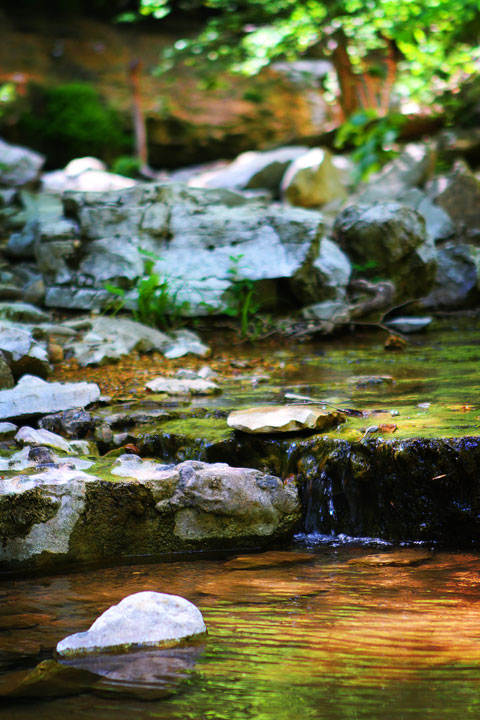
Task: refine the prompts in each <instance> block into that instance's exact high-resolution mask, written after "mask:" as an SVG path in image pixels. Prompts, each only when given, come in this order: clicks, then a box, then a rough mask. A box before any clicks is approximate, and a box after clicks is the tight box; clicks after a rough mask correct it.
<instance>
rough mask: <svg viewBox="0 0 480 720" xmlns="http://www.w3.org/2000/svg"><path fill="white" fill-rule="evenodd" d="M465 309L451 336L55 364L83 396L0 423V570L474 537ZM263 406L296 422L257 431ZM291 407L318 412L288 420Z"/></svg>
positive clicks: (456, 542)
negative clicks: (248, 418)
mask: <svg viewBox="0 0 480 720" xmlns="http://www.w3.org/2000/svg"><path fill="white" fill-rule="evenodd" d="M449 322H450V324H451V321H449ZM476 322H477V321H476V320H475V318H470V319H469V320H468V321H467V324H466V325H464V327H463V329H462V328H459V329H457V331H456V332H452V331H446V330H444V329H442V326H441V324H440V323H438V322H437V329H435V327H434V328H433V330H431V331H430V332H429V333H428V335H427V334H422V335H418V336H416V337H417V338H418V340H416V341H415V343H411V344H409V345H406V346H405V347H404V349H403V350H402V351H399V352H388V351H386V350H385V349H384V347H383V339H384V338H383V337H382V335H381V334H380V333H375V334H369V335H366V334H357V335H355V336H348V337H344V338H343V339H337V340H329V341H328V342H327V341H322V343H321V344H318V343H315V344H313V343H312V344H310V345H299V346H296V347H291V346H287V345H285V344H283V345H278V344H277V345H273V344H270V345H265V346H263V347H256V348H254V349H249V348H248V347H247V346H238V350H237V349H235V352H234V353H232V347H231V346H230V347H228V345H226V344H224V345H223V347H222V346H221V344H220V345H218V346H217V347H215V346H213V354H212V356H211V357H210V358H209V359H208V360H207V361H206V360H205V358H201V357H191V356H189V359H188V360H187V359H185V358H179V359H173V360H163V361H162V363H160V359H159V357H158V355H152V356H147V359H145V356H143V357H140V356H138V357H137V356H136V355H135V354H133V355H132V354H131V355H129V356H126V357H125V358H123V359H120V361H119V363H118V364H117V365H110V366H105V367H87V368H84V369H82V370H81V371H80V370H79V369H78V362H77V361H76V360H72V361H71V362H66V363H64V364H63V365H62V366H57V369H56V370H55V373H54V378H53V379H54V380H55V381H66V380H71V379H72V377H73V376H76V378H77V380H78V379H79V378H80V373H81V378H82V379H84V378H85V380H87V381H89V385H93V384H94V383H95V382H97V383H98V386H99V387H98V393H97V396H95V397H94V398H93V400H94V402H93V403H92V404H90V405H89V406H88V407H85V408H83V409H82V408H78V407H77V408H72V409H70V410H60V411H57V412H54V413H50V414H45V413H35V414H32V415H31V416H30V418H25V417H23V418H21V419H20V421H19V422H17V426H15V425H13V426H10V427H5V428H4V431H5V435H4V436H3V438H2V467H1V474H2V488H1V490H2V492H1V496H0V508H1V523H0V534H1V537H2V550H1V553H0V556H1V563H2V568H3V569H4V570H7V571H11V570H17V569H19V568H38V567H42V568H44V569H46V568H52V567H61V566H68V567H75V566H77V565H78V564H79V563H85V562H86V563H101V564H104V563H111V562H113V561H115V562H119V561H121V562H123V561H131V560H134V559H138V558H140V557H141V558H150V559H154V558H157V559H158V558H161V557H164V558H165V557H167V556H171V555H172V553H173V554H175V553H186V552H192V551H199V550H201V551H219V550H220V551H229V552H232V551H234V550H238V549H241V548H251V549H253V548H266V547H269V546H278V545H280V544H285V543H288V542H290V541H291V539H292V538H293V536H294V535H296V536H297V538H298V539H300V540H302V539H303V540H307V541H308V542H315V541H324V540H325V539H328V538H330V539H334V538H335V536H338V535H340V534H346V535H349V536H370V537H377V538H381V539H383V540H385V541H390V542H395V543H397V542H411V541H423V542H427V543H430V542H435V543H437V544H439V545H449V546H462V545H471V544H472V543H473V544H475V543H477V542H478V538H479V535H480V532H479V531H480V528H479V520H478V518H479V516H480V512H479V509H480V508H479V506H480V492H479V490H478V470H477V468H478V463H479V460H480V432H479V425H480V413H479V409H478V389H479V388H478V385H479V381H478V372H477V367H478V358H479V355H480V349H479V346H478V339H477V334H476ZM206 362H208V366H206V365H205V363H206ZM207 367H208V371H207V369H206V368H207ZM160 371H161V372H160ZM205 376H207V377H208V379H205ZM139 378H141V380H140V381H139ZM155 378H156V379H155ZM39 382H41V381H39V380H38V379H37V384H38V383H39ZM52 387H53V386H52ZM64 387H66V386H64ZM17 388H18V386H17ZM199 388H200V389H199ZM108 391H110V392H111V393H112V394H111V396H110V398H109V399H108V398H107V397H106V392H108ZM5 392H7V393H8V392H13V391H8V390H7V391H3V393H5ZM199 393H200V394H199ZM202 393H205V394H202ZM0 399H1V398H0ZM90 400H91V398H90V399H89V401H90ZM476 401H477V403H476ZM262 406H266V408H267V410H268V413H269V414H268V413H267V415H268V417H266V418H265V425H264V427H262V425H261V423H257V427H256V429H255V430H254V431H252V429H250V430H248V428H245V427H244V426H243V425H242V429H236V427H235V422H234V421H232V418H235V415H238V414H239V413H242V415H243V414H244V413H243V412H242V411H245V410H248V409H249V408H257V410H256V415H258V408H259V407H262ZM275 407H279V408H280V409H281V413H282V415H284V414H285V412H287V414H290V415H291V416H292V417H293V415H294V416H295V417H294V419H293V421H292V420H291V419H290V420H289V422H294V424H293V425H291V424H290V425H288V424H287V425H284V426H283V427H281V428H275V427H272V423H273V420H272V414H271V413H272V409H273V408H275ZM307 416H308V417H312V416H314V417H315V418H317V420H315V422H316V423H317V422H318V417H320V418H322V420H321V424H320V425H318V424H317V425H314V426H313V427H312V426H311V425H310V426H309V427H305V428H304V429H302V425H301V423H302V422H304V420H305V417H307ZM27 422H28V424H27ZM242 422H244V421H243V420H242ZM256 422H257V421H256ZM19 426H20V429H19ZM35 426H38V427H37V428H36V427H35ZM246 430H247V431H246Z"/></svg>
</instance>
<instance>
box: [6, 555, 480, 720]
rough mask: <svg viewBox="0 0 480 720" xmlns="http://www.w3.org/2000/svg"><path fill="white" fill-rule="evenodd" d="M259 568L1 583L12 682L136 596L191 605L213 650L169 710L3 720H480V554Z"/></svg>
mask: <svg viewBox="0 0 480 720" xmlns="http://www.w3.org/2000/svg"><path fill="white" fill-rule="evenodd" d="M305 553H307V554H309V555H311V557H305ZM296 554H298V557H297V556H296ZM254 557H255V558H256V560H258V563H257V566H256V567H254V568H253V569H252V568H250V569H241V563H240V566H239V565H238V563H233V564H232V563H231V562H229V560H228V559H225V560H196V561H194V562H193V561H192V562H191V561H188V562H172V563H165V564H161V565H143V566H138V565H137V566H134V567H122V568H115V569H103V570H96V571H90V572H83V573H77V574H71V575H64V576H56V577H48V578H42V579H17V580H8V581H4V582H3V583H2V585H1V586H0V592H1V607H0V628H1V633H0V660H1V669H2V674H3V680H4V681H8V680H9V678H10V677H11V674H13V673H14V672H16V671H17V672H18V671H19V670H22V669H23V670H25V669H28V668H32V667H34V666H35V665H36V664H37V663H38V662H39V661H40V660H42V659H45V658H49V657H51V656H52V651H53V649H54V647H55V645H56V643H57V642H58V640H60V639H61V638H62V637H64V636H65V635H67V634H70V633H73V632H78V631H81V630H84V629H86V628H87V627H88V626H89V625H90V623H91V622H92V621H93V620H94V619H95V618H96V617H97V616H98V615H99V614H100V613H101V612H103V611H104V610H105V609H106V608H107V607H109V606H110V605H112V604H114V603H116V602H118V601H119V600H120V599H121V598H123V597H125V596H126V595H128V594H130V593H133V592H138V591H140V590H155V591H159V592H169V593H173V594H179V595H182V596H184V597H187V598H188V599H189V600H191V601H192V602H194V603H195V604H197V605H198V606H199V607H200V609H201V610H202V613H203V615H204V618H205V621H206V624H207V627H208V631H209V638H208V641H207V643H206V645H205V649H204V650H203V651H201V652H200V653H199V654H198V656H197V657H196V663H195V664H193V667H191V668H188V669H187V671H185V672H184V678H185V679H184V680H183V681H182V683H181V684H180V686H179V687H178V689H177V691H176V692H175V694H174V695H172V696H171V697H169V698H166V699H156V700H150V701H144V700H140V699H137V698H129V697H128V696H126V697H123V696H116V695H113V696H111V697H105V698H104V697H98V696H96V695H91V694H89V693H86V694H82V695H77V696H75V697H69V698H62V699H56V700H48V699H47V700H42V701H36V702H35V703H33V704H32V703H30V704H25V703H21V702H20V701H16V702H15V703H14V704H10V705H8V706H4V707H3V708H1V709H0V717H2V718H8V719H9V720H10V719H11V720H17V719H22V720H29V719H30V718H32V719H33V718H49V720H56V719H57V718H62V719H63V718H73V719H75V718H79V719H81V718H82V719H83V718H95V719H99V720H107V719H108V720H113V719H115V720H123V719H128V720H130V719H131V720H134V719H135V720H142V719H143V718H159V719H160V720H184V719H185V718H188V719H192V720H207V719H216V720H217V719H218V720H223V719H225V720H237V719H238V720H245V719H252V720H254V719H258V720H270V719H271V720H273V719H274V718H275V720H296V719H297V718H307V719H308V718H315V719H322V720H323V719H325V720H330V719H332V720H333V719H335V720H337V719H338V720H340V718H342V719H344V718H352V719H353V718H370V719H373V720H376V719H380V718H382V719H385V720H387V718H388V719H390V718H399V719H400V718H410V717H415V718H420V717H422V718H435V720H438V719H439V718H440V719H441V718H453V717H456V718H457V717H460V716H461V715H463V716H467V717H478V716H480V694H479V692H478V690H479V687H480V685H479V683H480V602H479V599H480V574H479V571H480V556H479V555H477V554H459V553H448V554H447V553H435V554H431V553H430V552H429V551H428V550H425V549H422V548H416V549H414V550H412V549H401V550H394V549H390V548H388V549H387V548H384V547H380V548H378V547H377V548H366V547H358V546H357V547H349V546H347V547H338V548H331V547H316V548H314V549H308V548H307V549H306V548H305V547H302V548H298V547H297V548H293V549H292V550H291V556H290V557H291V559H292V560H298V562H293V563H292V564H287V563H286V562H280V560H279V559H278V558H277V559H275V557H273V559H272V560H270V559H269V556H268V555H267V556H266V557H265V556H262V555H258V556H254ZM183 670H185V669H183ZM173 671H174V668H173V670H172V672H173Z"/></svg>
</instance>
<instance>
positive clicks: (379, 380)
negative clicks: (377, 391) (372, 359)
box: [348, 375, 393, 388]
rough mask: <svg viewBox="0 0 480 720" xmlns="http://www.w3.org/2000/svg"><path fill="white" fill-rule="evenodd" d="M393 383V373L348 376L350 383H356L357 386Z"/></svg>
mask: <svg viewBox="0 0 480 720" xmlns="http://www.w3.org/2000/svg"><path fill="white" fill-rule="evenodd" d="M391 383H393V378H392V376H391V375H352V377H349V378H348V384H349V385H355V387H356V388H368V387H376V386H377V385H391Z"/></svg>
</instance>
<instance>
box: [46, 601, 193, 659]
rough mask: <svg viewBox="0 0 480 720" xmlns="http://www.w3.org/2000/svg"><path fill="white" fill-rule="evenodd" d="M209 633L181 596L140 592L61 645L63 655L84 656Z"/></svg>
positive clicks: (107, 611)
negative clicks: (85, 630)
mask: <svg viewBox="0 0 480 720" xmlns="http://www.w3.org/2000/svg"><path fill="white" fill-rule="evenodd" d="M206 631H207V628H206V626H205V623H204V621H203V617H202V613H201V612H200V610H199V609H198V608H197V607H195V605H193V603H191V602H189V601H188V600H185V598H182V597H179V596H178V595H166V594H164V593H157V592H148V591H147V592H139V593H135V594H134V595H129V596H128V597H126V598H124V599H123V600H122V601H121V602H119V603H118V605H113V606H112V607H111V608H109V609H108V610H106V611H105V612H104V613H103V614H102V615H100V617H99V618H97V619H96V620H95V622H94V623H93V625H92V626H91V627H90V629H89V630H87V632H82V633H76V634H75V635H69V636H68V637H66V638H64V639H63V640H61V641H60V642H59V643H58V645H57V653H58V654H59V655H77V654H78V655H81V654H85V653H91V652H102V651H105V650H113V649H115V648H117V649H118V650H119V651H122V652H123V651H125V650H126V649H133V648H140V647H156V646H161V645H166V644H169V645H170V644H175V643H177V642H179V641H180V640H184V639H186V638H190V637H192V636H194V635H200V634H203V633H205V632H206Z"/></svg>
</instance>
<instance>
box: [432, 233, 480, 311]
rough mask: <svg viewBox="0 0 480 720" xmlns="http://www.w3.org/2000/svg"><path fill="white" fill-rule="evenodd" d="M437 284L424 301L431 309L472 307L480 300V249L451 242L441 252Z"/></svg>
mask: <svg viewBox="0 0 480 720" xmlns="http://www.w3.org/2000/svg"><path fill="white" fill-rule="evenodd" d="M437 263H438V265H437V271H436V275H435V284H434V286H433V288H432V290H431V292H430V293H429V294H428V295H427V297H426V298H424V299H423V301H422V305H423V306H424V307H426V308H429V309H438V310H445V309H447V308H462V307H472V306H474V305H476V304H478V302H479V300H480V248H479V247H477V246H475V245H457V244H455V243H449V244H447V245H445V246H444V247H442V248H440V249H439V250H438V254H437Z"/></svg>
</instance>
